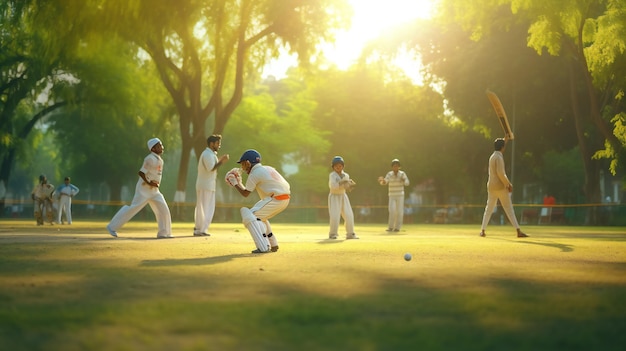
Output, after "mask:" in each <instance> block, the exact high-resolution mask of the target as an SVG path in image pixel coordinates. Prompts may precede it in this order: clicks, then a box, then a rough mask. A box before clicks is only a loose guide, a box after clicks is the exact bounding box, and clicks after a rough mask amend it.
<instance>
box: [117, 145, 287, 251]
mask: <svg viewBox="0 0 626 351" xmlns="http://www.w3.org/2000/svg"><path fill="white" fill-rule="evenodd" d="M147 145H148V150H150V154H148V155H147V156H146V157H145V158H144V161H143V164H142V166H141V169H140V170H139V172H138V176H139V179H138V180H137V185H136V186H135V195H134V197H133V200H132V202H131V204H130V205H126V206H123V207H122V208H121V209H120V210H119V211H118V212H117V213H116V214H115V215H114V216H113V218H112V219H111V221H110V222H109V224H108V225H107V227H106V228H107V231H108V232H109V234H111V236H113V237H117V236H118V233H117V231H118V230H119V229H120V228H121V227H123V226H124V224H126V223H127V222H128V221H129V220H130V219H131V218H132V217H134V216H135V215H136V214H137V213H138V212H139V211H141V209H143V208H144V207H145V206H146V205H150V207H151V208H152V210H153V211H154V214H155V217H156V220H157V224H158V232H157V238H173V237H174V236H173V235H172V217H171V214H170V210H169V207H168V205H167V202H166V201H165V197H164V196H163V194H162V193H161V192H160V190H159V186H160V184H161V177H162V174H163V159H162V158H161V155H162V154H163V151H164V147H163V143H162V142H161V140H160V139H159V138H152V139H150V140H148V143H147ZM221 145H222V136H221V135H211V136H209V137H208V138H207V148H206V149H205V150H204V152H203V153H202V154H201V155H200V158H199V161H198V175H197V179H196V208H195V212H194V222H195V225H194V230H193V236H210V235H211V234H210V233H208V229H209V226H210V224H211V221H212V220H213V216H214V214H215V190H216V181H217V169H218V168H219V167H220V166H221V165H223V164H224V163H226V162H227V161H228V160H229V159H230V157H229V155H227V154H226V155H222V156H221V157H218V156H217V152H218V150H219V149H220V148H221ZM237 163H239V164H240V168H236V169H234V170H231V171H230V172H228V174H227V175H226V179H225V180H226V182H227V183H228V184H229V185H231V186H232V187H233V188H235V189H236V190H238V192H239V193H240V194H241V195H242V196H244V197H248V195H250V193H251V192H253V191H255V190H256V191H257V193H258V194H259V197H260V200H259V201H258V202H257V203H256V204H255V205H254V206H252V208H246V207H243V208H241V210H240V212H241V217H242V221H243V223H244V225H245V226H246V228H247V229H248V230H249V232H250V235H251V236H252V238H253V240H254V243H255V245H256V249H255V250H253V251H252V253H266V252H276V251H277V250H278V240H277V239H276V236H275V235H274V234H273V233H272V227H271V225H270V222H269V219H271V218H272V217H274V216H275V215H277V214H278V213H280V212H282V211H283V210H284V209H285V208H286V207H287V205H288V204H289V199H290V194H291V191H290V186H289V183H288V182H287V181H286V180H285V178H283V176H282V175H280V173H278V171H276V169H274V168H273V167H270V166H265V165H263V164H261V154H259V153H258V152H257V151H256V150H252V149H251V150H246V151H245V152H244V153H243V154H242V155H241V157H240V159H239V161H237ZM241 170H243V171H244V172H246V173H247V174H248V177H247V180H246V182H245V185H244V184H243V182H242V179H241V174H240V173H239V172H240V171H241Z"/></svg>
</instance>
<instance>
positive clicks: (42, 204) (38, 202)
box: [31, 174, 80, 225]
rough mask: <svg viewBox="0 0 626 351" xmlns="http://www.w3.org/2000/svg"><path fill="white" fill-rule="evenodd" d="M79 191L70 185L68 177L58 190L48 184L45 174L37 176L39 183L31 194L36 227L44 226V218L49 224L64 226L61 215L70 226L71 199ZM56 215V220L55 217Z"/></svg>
mask: <svg viewBox="0 0 626 351" xmlns="http://www.w3.org/2000/svg"><path fill="white" fill-rule="evenodd" d="M79 191H80V190H79V189H78V187H76V186H75V185H74V184H71V183H70V177H65V179H64V181H63V184H62V185H61V186H59V187H58V188H55V187H54V185H52V184H50V183H48V177H46V175H45V174H42V175H40V176H39V183H37V186H35V189H33V191H32V192H31V198H32V199H33V201H34V214H35V221H36V222H37V225H43V224H44V216H45V217H46V221H47V222H48V223H49V224H51V225H52V224H54V222H55V219H56V223H57V224H64V223H65V222H63V214H64V213H65V219H66V221H67V224H72V198H73V197H74V196H76V195H77V194H78V192H79ZM55 213H56V218H54V217H55Z"/></svg>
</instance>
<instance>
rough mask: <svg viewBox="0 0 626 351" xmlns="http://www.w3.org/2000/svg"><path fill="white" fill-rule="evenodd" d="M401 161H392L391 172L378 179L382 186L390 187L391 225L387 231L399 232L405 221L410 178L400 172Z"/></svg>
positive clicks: (395, 159)
mask: <svg viewBox="0 0 626 351" xmlns="http://www.w3.org/2000/svg"><path fill="white" fill-rule="evenodd" d="M400 167H401V165H400V160H398V159H397V158H394V159H393V160H391V171H389V172H388V173H387V174H386V175H385V176H384V177H378V183H379V184H380V185H389V191H388V195H389V225H388V227H387V231H388V232H391V231H394V232H399V231H400V228H402V222H403V220H404V187H405V186H408V185H409V177H407V175H406V173H404V171H401V170H400Z"/></svg>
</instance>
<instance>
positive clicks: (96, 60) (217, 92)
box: [0, 0, 626, 221]
mask: <svg viewBox="0 0 626 351" xmlns="http://www.w3.org/2000/svg"><path fill="white" fill-rule="evenodd" d="M556 9H561V10H559V11H556ZM0 11H1V12H0V16H2V19H1V21H0V43H1V51H0V72H1V74H2V75H1V77H2V78H1V79H2V80H1V81H0V89H1V90H0V94H1V99H0V126H1V127H2V128H1V131H0V133H1V134H0V145H1V149H0V157H1V158H0V160H1V162H2V164H1V165H0V183H2V184H4V185H5V188H6V189H7V191H6V192H5V194H0V195H2V196H0V207H3V206H4V201H5V195H6V193H11V194H13V196H15V194H20V193H22V194H23V193H29V192H30V190H31V189H32V186H33V185H34V183H35V181H36V178H37V176H38V175H39V174H40V173H47V174H48V177H49V178H50V179H62V177H63V176H65V175H71V176H72V177H73V178H74V179H76V181H77V183H79V184H81V185H82V188H84V189H86V190H87V189H90V190H89V191H91V193H90V195H91V196H93V197H94V198H97V197H98V196H99V193H100V192H101V191H100V190H97V189H102V188H103V187H104V188H106V193H107V194H111V200H117V199H119V197H120V196H121V195H120V193H121V192H120V190H121V188H122V186H123V185H126V184H132V183H133V182H134V181H135V179H136V178H135V176H136V171H137V167H138V165H139V164H140V162H141V159H142V158H143V157H144V156H145V153H146V152H147V150H145V140H147V139H148V138H150V137H152V136H158V137H160V138H162V139H163V140H164V142H165V145H166V151H165V155H164V157H165V158H166V170H165V179H164V180H165V182H166V184H165V185H164V187H165V188H164V193H165V194H166V197H167V198H168V200H169V201H172V200H173V201H175V202H185V201H187V202H189V201H193V200H194V199H193V198H190V197H188V196H186V194H187V193H191V194H194V190H193V189H194V188H193V184H194V181H193V180H195V160H196V159H195V158H194V157H197V156H198V155H199V154H200V153H201V151H202V150H203V149H204V148H205V146H206V144H205V140H206V136H207V135H209V134H212V133H219V134H223V136H224V146H223V148H222V151H221V152H225V153H230V154H231V156H232V157H233V158H236V157H238V156H239V155H240V154H241V152H242V151H243V150H245V149H247V148H256V149H258V150H259V151H260V152H261V153H262V155H263V157H264V161H265V162H267V163H268V164H272V165H274V166H277V167H281V166H285V167H288V169H290V170H293V172H290V174H289V180H290V182H291V183H292V186H293V188H294V192H295V193H296V194H297V196H296V197H295V199H297V200H296V203H300V204H302V205H305V204H311V203H312V204H321V205H323V204H324V203H325V196H326V194H327V191H328V190H327V184H326V183H327V175H328V173H329V172H330V165H329V162H330V160H331V159H332V157H333V156H334V155H341V156H343V157H344V158H345V159H346V170H347V171H348V172H349V173H350V174H351V175H352V177H353V178H355V179H356V180H357V182H358V183H359V186H358V188H357V191H355V192H353V193H352V195H351V198H353V202H354V203H356V204H384V203H385V201H386V190H385V188H384V187H380V186H379V185H378V184H377V183H376V182H375V179H376V177H377V176H379V175H383V174H384V173H385V172H387V171H388V170H389V164H390V161H391V159H393V158H399V159H400V160H401V161H402V163H403V168H404V170H405V171H406V172H407V173H408V174H409V176H410V178H411V180H412V183H413V185H416V184H420V183H423V182H429V183H432V184H435V187H434V189H435V193H434V194H433V199H432V201H433V202H436V203H439V204H446V203H450V202H452V201H462V202H466V203H482V202H483V201H484V197H485V194H484V188H485V185H484V184H485V182H486V161H487V158H488V156H489V154H490V152H491V151H492V141H493V139H494V138H495V137H497V136H500V135H501V134H502V133H501V130H500V127H499V125H498V123H497V120H496V118H495V117H494V113H493V111H492V110H491V107H490V105H489V103H488V101H487V99H486V97H485V95H484V91H485V89H491V90H493V91H495V92H497V93H498V94H499V96H500V98H501V100H502V101H503V103H504V104H505V107H506V109H507V112H508V114H509V117H510V118H514V119H515V122H514V123H515V126H514V128H515V134H516V140H515V141H514V142H513V143H512V146H511V147H509V149H508V152H507V155H506V157H507V158H508V160H509V167H511V163H512V162H511V161H514V166H515V168H514V170H513V172H512V173H510V174H511V176H512V177H514V180H513V181H514V182H515V184H517V185H522V184H537V186H538V187H539V188H540V189H541V190H542V192H550V193H552V194H553V195H555V196H556V197H557V199H559V200H560V202H567V203H579V202H591V203H597V202H600V201H601V198H600V195H601V194H600V193H601V191H600V182H601V179H600V176H601V174H602V172H601V171H603V170H604V171H605V172H606V173H607V174H608V173H609V172H611V173H612V174H613V175H616V176H618V177H621V176H622V174H623V170H622V167H623V162H622V163H620V160H621V159H622V158H623V155H624V150H625V148H624V145H625V144H626V136H625V132H624V127H623V126H624V112H623V110H624V105H623V99H622V97H623V89H624V79H625V77H626V76H625V74H624V73H625V72H624V69H625V62H626V59H625V57H624V55H623V51H624V47H625V46H624V44H623V40H624V39H623V38H624V37H625V36H624V35H623V34H626V33H623V31H624V30H625V29H624V28H625V27H624V24H625V23H626V5H625V2H624V1H617V0H613V1H601V0H595V1H594V0H586V1H583V0H581V1H575V2H571V1H565V0H559V1H553V2H550V4H545V2H540V1H524V2H521V1H496V0H480V1H474V2H458V1H453V0H442V1H440V7H439V12H438V14H439V16H437V17H435V18H433V19H432V20H429V21H424V20H420V21H416V22H415V23H409V24H403V25H402V26H399V27H398V28H397V30H396V31H394V32H390V33H387V34H386V35H385V37H382V38H380V39H379V40H378V41H375V42H372V43H371V45H370V46H369V47H368V48H367V50H365V51H364V52H363V54H362V55H363V56H362V59H361V60H360V61H359V62H358V63H355V64H354V65H353V66H352V67H351V68H350V69H348V70H345V71H344V70H338V69H337V68H334V67H332V66H331V67H329V68H321V66H319V65H318V64H317V63H320V62H322V58H321V57H320V56H319V55H320V54H319V53H318V52H317V51H316V47H317V46H316V45H317V44H318V43H320V42H322V41H332V40H333V36H332V33H333V32H332V31H333V30H334V29H337V28H342V27H346V26H348V25H349V18H350V9H349V8H348V7H347V5H346V3H345V2H344V1H341V0H323V1H322V0H303V1H299V2H291V1H281V0H261V1H259V0H244V1H229V0H184V1H183V0H179V1H165V0H163V1H146V0H124V1H120V0H105V1H92V0H84V1H78V0H75V1H72V0H24V1H11V0H9V1H5V2H3V3H2V4H0ZM281 50H288V51H289V52H291V53H294V54H297V56H298V59H299V65H298V67H294V68H293V69H291V70H290V71H289V73H288V75H287V77H286V78H284V79H280V80H276V79H271V78H270V79H263V78H262V77H261V75H262V71H263V67H264V66H265V65H266V64H267V63H268V62H269V61H270V60H271V59H273V58H276V57H278V55H279V54H280V52H281ZM407 50H408V51H410V52H413V53H414V54H415V56H416V60H417V59H419V60H421V61H422V62H423V64H424V66H423V74H424V77H425V83H424V84H417V83H415V82H413V81H412V80H411V79H409V78H408V77H407V76H406V75H405V74H404V73H403V72H401V71H398V69H397V68H394V67H393V66H392V65H390V62H391V59H392V58H393V56H394V55H397V54H398V53H399V52H401V51H407ZM416 62H418V61H416ZM416 64H417V63H416ZM324 67H326V66H324ZM233 166H235V164H234V162H233ZM510 172H511V171H510ZM89 191H86V192H85V193H86V194H89ZM523 191H524V189H523V187H522V186H518V187H516V193H515V194H514V196H515V198H516V199H519V200H518V201H522V199H523V201H537V199H536V198H533V197H528V196H527V194H524V193H522V192H523ZM3 212H4V211H2V213H3ZM590 221H593V216H591V217H590Z"/></svg>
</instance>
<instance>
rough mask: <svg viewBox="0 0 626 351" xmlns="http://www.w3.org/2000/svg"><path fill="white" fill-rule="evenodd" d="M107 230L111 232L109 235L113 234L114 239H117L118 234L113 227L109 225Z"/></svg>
mask: <svg viewBox="0 0 626 351" xmlns="http://www.w3.org/2000/svg"><path fill="white" fill-rule="evenodd" d="M107 230H108V231H109V234H111V236H112V237H115V238H117V232H116V231H115V230H113V229H111V227H109V225H107Z"/></svg>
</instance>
